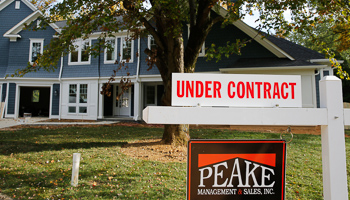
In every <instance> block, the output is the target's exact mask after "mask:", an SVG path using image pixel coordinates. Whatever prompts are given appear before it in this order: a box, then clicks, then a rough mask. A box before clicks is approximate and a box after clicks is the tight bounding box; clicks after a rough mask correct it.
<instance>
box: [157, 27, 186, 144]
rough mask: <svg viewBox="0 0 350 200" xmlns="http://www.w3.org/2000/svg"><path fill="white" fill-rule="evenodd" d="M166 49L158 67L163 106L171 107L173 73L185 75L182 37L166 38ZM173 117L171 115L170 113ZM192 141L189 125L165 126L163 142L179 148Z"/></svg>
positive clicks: (159, 59) (159, 52) (158, 60)
mask: <svg viewBox="0 0 350 200" xmlns="http://www.w3.org/2000/svg"><path fill="white" fill-rule="evenodd" d="M164 40H165V41H166V45H164V46H165V47H166V49H165V50H164V51H162V50H160V49H159V50H158V53H157V57H158V59H157V61H156V65H157V67H158V69H159V72H160V74H161V76H162V80H163V84H164V94H163V96H162V100H161V105H162V106H171V81H172V73H184V44H183V39H182V35H181V34H179V35H177V36H176V37H165V38H164ZM169 115H171V113H169ZM189 139H190V135H189V126H188V125H179V124H177V125H173V124H172V125H165V126H164V133H163V142H164V143H166V144H173V145H177V146H186V145H187V142H188V141H189Z"/></svg>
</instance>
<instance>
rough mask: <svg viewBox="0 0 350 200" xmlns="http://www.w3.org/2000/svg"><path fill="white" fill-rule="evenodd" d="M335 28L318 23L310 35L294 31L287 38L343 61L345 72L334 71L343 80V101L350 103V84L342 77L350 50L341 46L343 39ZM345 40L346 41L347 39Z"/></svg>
mask: <svg viewBox="0 0 350 200" xmlns="http://www.w3.org/2000/svg"><path fill="white" fill-rule="evenodd" d="M337 27H339V26H338V25H337V24H335V23H334V22H326V23H319V24H316V25H315V26H314V27H313V29H312V32H311V34H302V33H299V32H297V31H294V32H291V33H290V34H289V35H288V36H287V38H288V39H289V40H290V41H292V42H294V43H297V44H299V45H302V46H304V47H307V48H310V49H312V50H315V51H318V52H320V53H326V54H329V55H330V57H331V58H335V59H336V60H342V61H344V62H343V63H342V65H341V66H342V70H343V71H345V72H342V73H341V72H339V71H337V70H336V69H335V72H336V74H337V76H338V77H340V78H342V79H343V80H342V84H343V101H344V102H350V82H349V80H348V79H347V78H346V77H347V76H348V75H345V77H344V73H346V72H349V70H350V49H349V48H344V47H345V46H342V45H344V43H342V42H341V41H340V40H343V39H344V37H343V36H341V35H340V34H339V33H338V29H337ZM341 33H342V34H343V32H341ZM346 39H347V40H348V39H349V38H346ZM346 42H347V41H346Z"/></svg>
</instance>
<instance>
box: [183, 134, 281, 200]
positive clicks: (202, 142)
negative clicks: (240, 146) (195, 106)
mask: <svg viewBox="0 0 350 200" xmlns="http://www.w3.org/2000/svg"><path fill="white" fill-rule="evenodd" d="M196 143H197V144H198V143H199V144H205V143H207V144H210V143H216V144H219V143H223V144H228V143H281V144H284V145H283V154H282V155H283V158H282V162H283V168H282V174H283V176H282V188H281V191H282V195H281V199H282V200H284V199H285V179H286V171H285V168H286V153H287V152H286V147H287V145H286V141H285V140H212V139H194V140H190V141H188V145H187V186H186V189H187V191H186V199H187V200H190V199H191V197H190V196H191V195H190V191H191V190H190V185H191V155H192V154H191V144H196Z"/></svg>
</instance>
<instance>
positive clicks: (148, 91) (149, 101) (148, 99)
mask: <svg viewBox="0 0 350 200" xmlns="http://www.w3.org/2000/svg"><path fill="white" fill-rule="evenodd" d="M156 105H157V86H156V85H145V106H156Z"/></svg>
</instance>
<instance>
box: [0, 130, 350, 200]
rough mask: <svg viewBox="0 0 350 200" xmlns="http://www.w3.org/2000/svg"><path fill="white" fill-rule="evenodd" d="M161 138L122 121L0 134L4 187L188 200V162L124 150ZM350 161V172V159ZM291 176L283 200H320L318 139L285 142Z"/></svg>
mask: <svg viewBox="0 0 350 200" xmlns="http://www.w3.org/2000/svg"><path fill="white" fill-rule="evenodd" d="M161 136H162V129H159V128H141V127H123V126H115V127H108V126H101V127H95V128H91V127H90V128H83V127H70V128H62V129H55V130H50V129H23V130H19V131H4V132H0V190H1V192H2V193H4V194H7V195H8V196H10V197H15V198H16V199H63V198H64V199H80V198H82V199H185V197H186V164H183V163H161V162H153V161H144V160H140V159H135V158H131V157H128V156H125V155H123V154H121V153H120V148H121V146H122V145H123V144H124V143H125V142H129V141H134V140H141V139H154V138H161ZM191 136H192V138H194V139H278V138H279V134H272V133H245V132H236V131H230V130H207V129H194V130H191ZM349 139H350V138H346V148H347V157H349V156H350V140H349ZM76 152H80V153H81V154H82V160H81V168H80V172H79V173H80V177H79V185H78V187H71V186H70V180H71V167H72V155H73V153H76ZM347 166H348V167H347V169H348V172H350V159H348V160H347ZM286 173H287V177H286V179H287V183H286V189H287V191H286V199H293V200H294V199H313V200H314V199H322V198H323V197H322V164H321V137H320V136H315V135H295V136H294V139H293V141H292V142H291V143H290V144H288V146H287V172H286ZM349 176H350V175H349V173H348V185H349V186H350V184H349V180H350V177H349Z"/></svg>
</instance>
